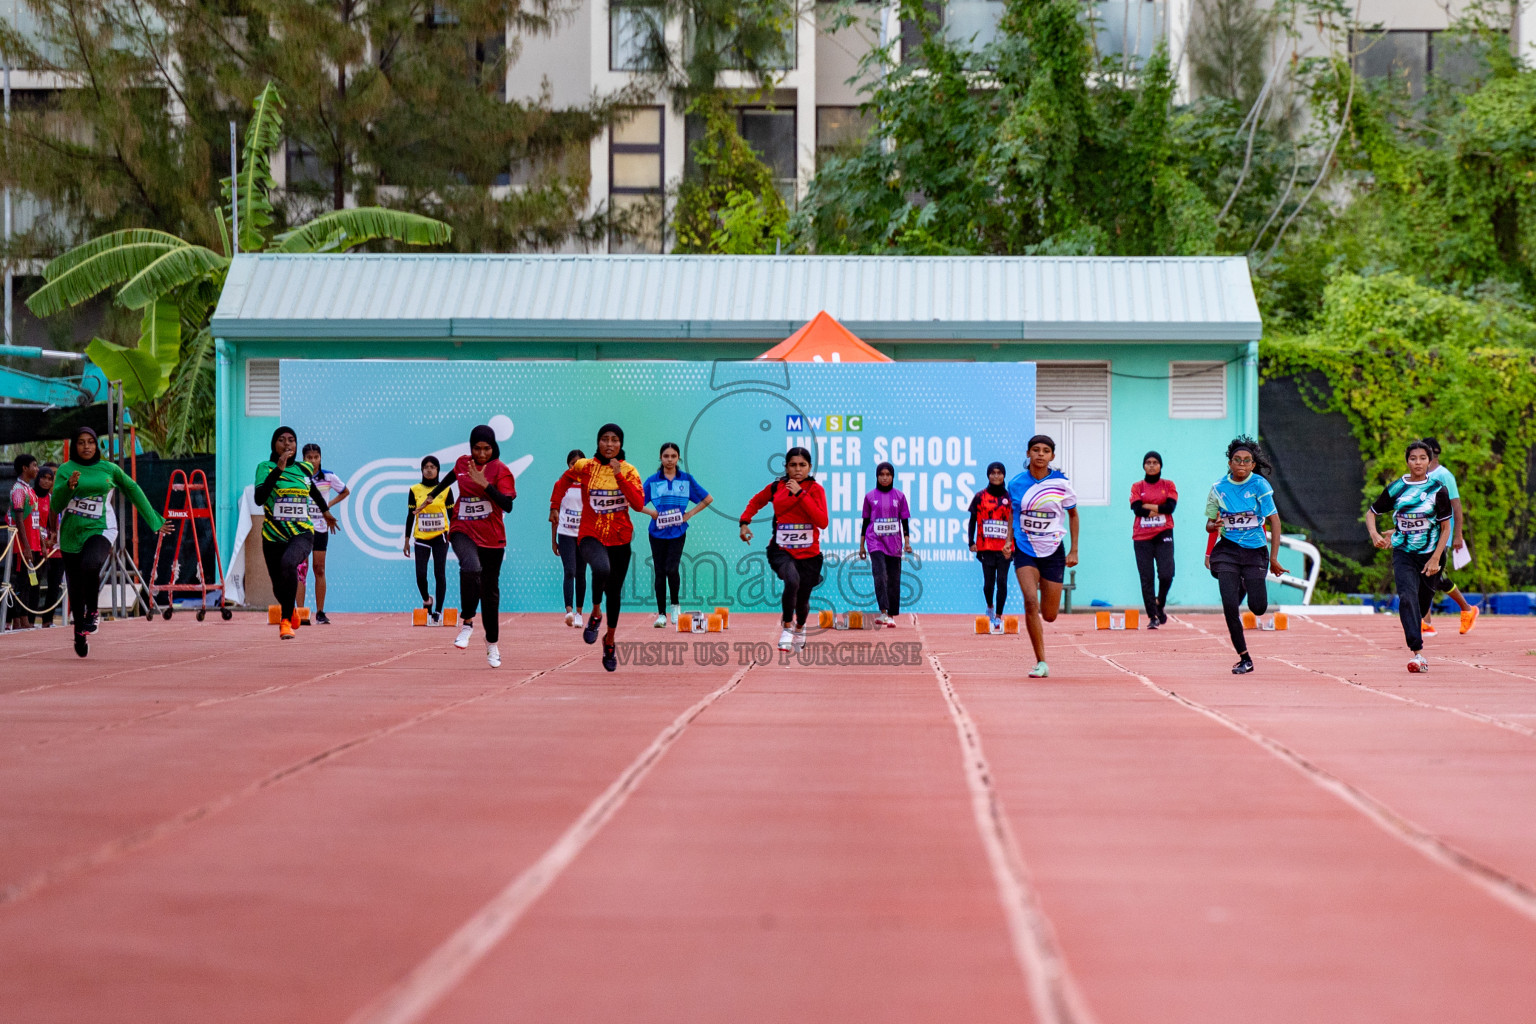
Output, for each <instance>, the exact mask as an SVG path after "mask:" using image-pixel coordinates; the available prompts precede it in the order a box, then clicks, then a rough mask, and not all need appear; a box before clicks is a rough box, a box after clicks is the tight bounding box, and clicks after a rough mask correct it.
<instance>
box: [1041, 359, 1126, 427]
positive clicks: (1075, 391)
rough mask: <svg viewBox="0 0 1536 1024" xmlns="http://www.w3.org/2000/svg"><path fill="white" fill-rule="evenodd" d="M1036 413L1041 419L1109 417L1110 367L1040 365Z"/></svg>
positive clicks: (1094, 364) (1100, 364)
mask: <svg viewBox="0 0 1536 1024" xmlns="http://www.w3.org/2000/svg"><path fill="white" fill-rule="evenodd" d="M1035 415H1036V416H1037V417H1038V418H1040V419H1059V418H1063V417H1065V418H1067V419H1085V418H1086V419H1108V418H1109V367H1108V366H1106V365H1105V364H1103V363H1093V364H1088V365H1076V366H1074V365H1065V366H1063V365H1052V364H1049V363H1043V364H1037V365H1036V367H1035Z"/></svg>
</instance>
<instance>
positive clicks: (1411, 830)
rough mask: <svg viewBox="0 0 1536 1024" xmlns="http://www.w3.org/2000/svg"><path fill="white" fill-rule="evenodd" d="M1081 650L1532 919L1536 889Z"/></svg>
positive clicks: (1225, 720) (1246, 730)
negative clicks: (1249, 744) (1264, 754)
mask: <svg viewBox="0 0 1536 1024" xmlns="http://www.w3.org/2000/svg"><path fill="white" fill-rule="evenodd" d="M1077 646H1078V647H1079V649H1082V645H1080V644H1079V645H1077ZM1083 653H1084V654H1085V655H1087V656H1088V657H1090V658H1097V659H1098V660H1100V661H1102V662H1104V663H1105V664H1106V665H1109V666H1111V667H1112V668H1115V669H1118V670H1119V671H1121V672H1124V673H1125V674H1126V675H1128V676H1131V677H1132V678H1134V679H1139V680H1140V681H1141V683H1142V685H1143V686H1145V687H1147V688H1148V689H1150V690H1152V691H1153V692H1154V693H1157V694H1160V695H1161V696H1163V697H1166V698H1168V699H1169V700H1171V701H1173V702H1174V703H1176V704H1180V705H1183V706H1184V707H1186V708H1188V709H1189V710H1191V711H1194V712H1195V713H1196V714H1200V715H1204V716H1205V717H1206V718H1209V719H1211V721H1213V722H1217V723H1218V724H1220V725H1224V726H1226V727H1227V728H1228V729H1230V730H1232V731H1233V732H1235V733H1237V734H1238V735H1239V736H1242V737H1244V738H1245V739H1248V740H1251V741H1253V742H1254V743H1256V744H1258V745H1259V746H1260V747H1262V748H1263V749H1265V750H1267V751H1269V753H1271V754H1273V755H1274V756H1275V757H1277V758H1279V759H1280V760H1281V761H1283V762H1284V763H1286V764H1288V765H1290V766H1291V767H1292V768H1295V769H1296V770H1297V771H1299V772H1301V774H1302V775H1303V776H1304V777H1305V778H1307V779H1308V780H1309V781H1311V782H1313V783H1315V784H1316V785H1317V786H1319V787H1321V788H1322V789H1324V790H1326V791H1327V792H1329V793H1332V794H1333V795H1334V796H1336V797H1338V798H1339V799H1340V800H1342V801H1344V803H1346V804H1348V805H1349V806H1350V807H1353V808H1354V809H1355V810H1357V811H1359V812H1360V813H1361V814H1363V815H1365V817H1366V818H1368V819H1370V820H1371V821H1372V822H1374V823H1375V824H1376V825H1378V826H1380V828H1381V829H1382V830H1383V831H1384V832H1386V833H1387V834H1388V835H1390V836H1392V837H1393V838H1394V839H1398V840H1400V841H1402V842H1403V843H1405V844H1407V845H1408V846H1410V847H1412V848H1413V849H1415V850H1417V851H1418V852H1419V853H1421V854H1423V855H1424V856H1425V857H1427V858H1429V859H1430V860H1431V861H1433V862H1434V863H1436V864H1439V865H1440V866H1442V867H1445V868H1449V869H1450V870H1451V871H1452V872H1454V873H1456V874H1458V875H1460V876H1461V877H1463V878H1464V879H1466V880H1467V881H1469V882H1471V883H1472V884H1473V885H1476V886H1477V887H1479V888H1480V889H1482V890H1483V891H1484V892H1487V893H1488V894H1489V895H1491V896H1492V897H1494V899H1496V900H1498V901H1499V902H1500V903H1503V904H1504V905H1505V906H1507V907H1510V908H1511V909H1513V910H1515V911H1516V912H1518V913H1520V914H1523V915H1525V916H1526V917H1528V918H1531V919H1532V920H1536V889H1532V888H1531V887H1530V886H1529V885H1527V884H1526V883H1525V882H1523V881H1521V880H1520V879H1518V878H1516V877H1515V876H1513V875H1510V874H1507V873H1506V872H1503V871H1500V870H1499V869H1498V868H1495V867H1493V866H1492V865H1490V864H1486V863H1484V862H1483V861H1481V860H1478V859H1477V858H1476V857H1474V856H1472V855H1471V854H1469V853H1467V852H1465V851H1463V850H1460V849H1458V848H1457V847H1455V846H1453V845H1451V844H1450V843H1448V842H1446V841H1445V840H1443V839H1441V838H1440V837H1439V836H1437V835H1435V834H1434V833H1432V832H1430V831H1429V830H1428V829H1425V828H1422V827H1420V826H1419V825H1416V824H1414V823H1413V822H1411V821H1409V820H1408V819H1407V818H1404V817H1403V816H1402V815H1400V814H1398V813H1397V812H1396V811H1394V810H1393V809H1392V808H1390V807H1388V806H1387V805H1386V804H1384V803H1382V802H1381V801H1380V800H1377V799H1376V798H1375V797H1373V796H1371V795H1370V794H1369V793H1367V792H1365V791H1364V790H1362V789H1360V788H1358V787H1356V786H1353V785H1351V784H1350V783H1348V782H1345V781H1344V780H1343V779H1341V778H1339V777H1338V776H1336V775H1334V774H1332V773H1331V772H1329V771H1327V770H1325V769H1323V768H1322V767H1320V766H1318V765H1317V764H1314V763H1313V762H1312V761H1309V760H1307V758H1305V757H1303V756H1302V755H1301V754H1300V753H1298V752H1296V751H1295V750H1292V749H1291V748H1290V747H1288V746H1286V745H1285V744H1283V743H1281V742H1280V741H1279V740H1275V739H1271V738H1270V737H1269V736H1266V735H1264V734H1263V733H1261V732H1259V731H1258V730H1257V729H1254V728H1252V727H1250V726H1248V725H1245V724H1244V723H1242V722H1240V721H1238V720H1237V719H1235V718H1232V717H1230V716H1228V715H1226V714H1223V713H1222V712H1220V711H1217V710H1216V709H1215V708H1212V707H1207V706H1206V705H1204V704H1201V703H1200V702H1199V701H1195V700H1191V699H1189V698H1188V697H1184V696H1181V695H1179V694H1177V693H1174V692H1173V691H1172V690H1169V689H1167V688H1165V687H1162V686H1159V685H1158V684H1157V683H1155V682H1153V681H1152V680H1151V679H1150V678H1149V677H1147V676H1144V675H1142V674H1141V673H1140V672H1137V671H1136V670H1134V669H1129V668H1126V667H1125V666H1124V665H1122V664H1120V663H1119V662H1117V661H1115V659H1113V658H1110V657H1107V656H1105V655H1102V654H1094V653H1093V652H1091V651H1087V650H1083Z"/></svg>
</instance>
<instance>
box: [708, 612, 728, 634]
mask: <svg viewBox="0 0 1536 1024" xmlns="http://www.w3.org/2000/svg"><path fill="white" fill-rule="evenodd" d="M706 626H707V629H706V632H710V633H718V632H720V631H721V630H723V629H725V620H724V619H723V618H721V617H720V615H719V613H716V614H714V615H711V616H710V617H709V619H708V621H707V622H706Z"/></svg>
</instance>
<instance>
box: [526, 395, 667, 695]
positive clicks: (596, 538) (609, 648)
mask: <svg viewBox="0 0 1536 1024" xmlns="http://www.w3.org/2000/svg"><path fill="white" fill-rule="evenodd" d="M573 484H575V485H578V486H580V487H581V493H582V497H583V500H582V506H581V529H580V531H579V533H580V539H579V541H578V543H577V547H578V548H579V550H580V551H581V557H582V560H583V561H584V562H586V564H587V565H589V566H591V567H592V615H591V617H590V618H588V619H587V625H586V628H585V629H583V630H582V631H581V638H582V639H583V640H585V641H586V642H587V643H589V644H591V643H596V642H597V633H598V628H599V627H600V626H602V624H603V613H604V611H605V610H606V612H607V615H608V631H607V632H606V633H604V634H603V668H605V669H607V670H608V671H609V672H613V671H616V670H617V669H618V667H619V660H618V656H617V655H616V654H615V653H614V645H615V640H614V636H615V634H616V632H617V630H618V626H619V612H620V611H621V606H622V600H623V595H624V578H625V577H626V576H628V575H629V562H630V558H631V555H632V552H631V550H630V541H632V540H633V539H634V536H635V527H634V524H633V523H631V522H630V521H629V510H630V509H634V510H635V511H636V512H639V511H641V510H643V509H644V508H645V490H644V488H643V487H642V486H641V484H640V473H639V471H638V470H636V469H635V467H634V466H631V465H630V464H629V463H628V462H625V461H624V431H623V429H622V428H621V427H620V426H619V425H618V424H617V423H605V424H603V425H602V426H601V427H599V428H598V431H597V457H596V458H591V459H577V460H576V461H575V462H573V463H572V464H571V467H570V468H569V469H567V470H566V471H565V473H564V474H563V475H562V476H561V477H560V479H559V480H556V481H555V488H554V490H553V491H552V492H550V496H549V510H550V511H551V512H553V511H555V510H556V509H558V508H559V507H560V502H561V501H562V500H563V499H564V498H565V494H566V491H568V490H569V489H570V488H571V486H572V485H573Z"/></svg>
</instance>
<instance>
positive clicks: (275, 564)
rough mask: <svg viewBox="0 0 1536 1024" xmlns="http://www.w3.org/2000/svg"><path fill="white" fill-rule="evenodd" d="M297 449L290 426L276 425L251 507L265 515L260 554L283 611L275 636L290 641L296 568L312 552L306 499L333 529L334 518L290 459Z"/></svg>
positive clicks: (301, 468)
mask: <svg viewBox="0 0 1536 1024" xmlns="http://www.w3.org/2000/svg"><path fill="white" fill-rule="evenodd" d="M298 448H299V440H298V435H297V434H295V433H294V432H293V428H291V427H278V428H277V429H276V430H274V431H273V432H272V453H271V457H270V458H268V459H267V460H266V461H265V462H263V463H262V464H261V465H259V466H257V467H256V503H257V504H259V505H261V506H262V510H263V513H264V518H263V520H262V524H261V553H262V556H263V557H264V558H265V559H266V563H267V574H268V575H269V576H270V577H271V578H272V593H273V595H274V596H275V597H276V598H277V603H278V607H279V608H281V609H282V619H281V621H280V622H279V624H278V626H279V629H278V633H279V635H280V636H281V637H282V638H283V639H284V640H292V639H293V631H294V630H295V629H296V628H297V627H298V625H299V613H298V611H297V610H296V609H295V608H294V602H295V600H296V598H297V597H298V593H299V566H301V565H303V564H305V563H306V562H307V561H308V560H309V556H310V553H311V552H312V551H313V550H314V538H315V527H314V524H313V523H311V522H310V507H309V506H310V502H311V501H313V502H314V504H315V507H316V508H318V509H319V510H320V514H321V515H322V516H323V517H324V518H325V520H326V522H327V523H328V524H329V525H330V527H331V528H332V529H335V528H336V519H335V517H334V516H332V515H331V512H330V507H329V506H328V505H327V504H326V502H325V496H324V495H323V494H321V493H320V489H319V488H317V487H316V486H315V479H314V477H313V476H312V475H311V473H310V470H309V467H308V466H302V465H300V464H299V463H298V460H297V459H296V458H295V455H296V454H297V453H298Z"/></svg>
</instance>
